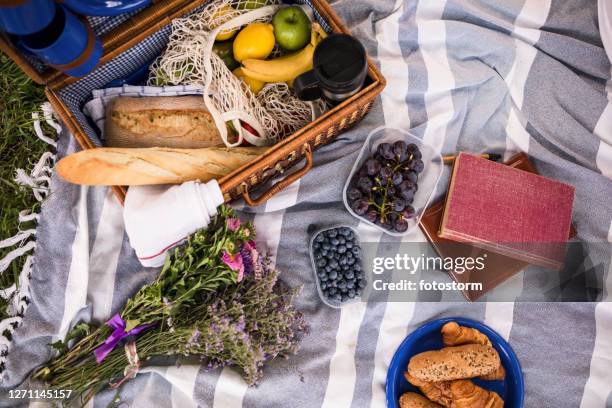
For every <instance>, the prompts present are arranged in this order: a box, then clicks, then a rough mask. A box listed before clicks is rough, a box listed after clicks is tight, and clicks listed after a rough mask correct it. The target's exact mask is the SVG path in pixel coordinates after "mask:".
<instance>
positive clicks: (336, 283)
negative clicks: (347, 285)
mask: <svg viewBox="0 0 612 408" xmlns="http://www.w3.org/2000/svg"><path fill="white" fill-rule="evenodd" d="M327 285H328V286H329V287H332V288H335V287H336V286H338V282H336V281H335V280H330V281H329V283H328V284H327Z"/></svg>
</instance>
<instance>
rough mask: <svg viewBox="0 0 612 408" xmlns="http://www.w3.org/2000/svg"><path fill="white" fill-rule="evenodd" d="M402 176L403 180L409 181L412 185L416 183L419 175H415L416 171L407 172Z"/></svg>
mask: <svg viewBox="0 0 612 408" xmlns="http://www.w3.org/2000/svg"><path fill="white" fill-rule="evenodd" d="M403 176H404V179H405V180H410V181H412V182H413V183H416V182H417V181H418V179H419V175H418V174H417V172H416V171H413V170H408V171H406V172H404V174H403Z"/></svg>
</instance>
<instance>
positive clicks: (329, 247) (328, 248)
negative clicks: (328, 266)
mask: <svg viewBox="0 0 612 408" xmlns="http://www.w3.org/2000/svg"><path fill="white" fill-rule="evenodd" d="M323 249H324V250H325V251H329V250H330V249H331V245H329V244H327V243H324V244H323Z"/></svg>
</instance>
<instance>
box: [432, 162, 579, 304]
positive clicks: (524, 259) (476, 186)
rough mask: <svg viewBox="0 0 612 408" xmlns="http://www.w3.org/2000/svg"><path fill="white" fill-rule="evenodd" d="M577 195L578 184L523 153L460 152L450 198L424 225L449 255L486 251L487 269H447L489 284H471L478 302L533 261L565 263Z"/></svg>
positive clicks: (438, 247) (472, 296) (468, 279)
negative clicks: (544, 170)
mask: <svg viewBox="0 0 612 408" xmlns="http://www.w3.org/2000/svg"><path fill="white" fill-rule="evenodd" d="M573 201H574V187H572V186H570V185H567V184H565V183H561V182H559V181H556V180H551V179H549V178H546V177H543V176H540V175H538V174H537V171H536V169H535V167H534V166H533V164H532V163H531V162H530V161H529V159H528V157H527V155H526V154H524V153H520V154H518V155H516V156H514V157H513V158H511V159H510V160H509V161H508V162H507V163H505V164H500V163H495V162H493V161H490V160H487V159H484V158H481V157H479V156H474V155H471V154H467V153H460V154H459V155H458V156H457V158H456V159H455V162H454V166H453V172H452V175H451V180H450V184H449V189H448V193H447V195H446V197H445V199H443V200H441V201H439V202H437V203H435V204H433V205H432V206H431V207H430V208H429V209H428V210H427V211H426V212H425V214H424V215H423V218H422V219H421V229H422V230H423V231H424V233H425V235H426V236H427V237H428V239H429V240H430V241H431V243H432V244H433V246H434V248H435V249H436V251H437V252H438V254H439V255H440V256H441V257H443V258H447V257H451V258H455V259H456V258H459V257H463V258H469V257H472V258H477V257H482V256H484V257H485V258H486V261H485V262H484V265H485V266H484V268H482V269H478V268H472V269H471V270H468V271H462V272H461V273H459V272H458V271H448V272H449V273H450V274H451V276H452V278H453V279H455V280H456V281H457V282H461V283H473V282H480V283H481V284H482V289H481V290H477V291H474V290H471V291H467V290H466V291H464V295H465V297H466V298H467V299H468V300H470V301H474V300H476V299H478V298H479V297H480V296H482V295H483V294H485V293H486V292H488V291H490V290H491V289H493V288H494V287H496V286H497V285H499V284H500V283H502V282H503V281H505V280H507V279H508V278H510V277H511V276H513V275H514V274H516V273H517V272H519V271H521V270H522V269H524V268H525V267H526V266H527V265H528V264H533V265H539V266H543V267H546V268H553V269H560V268H561V267H562V266H563V263H564V260H565V252H566V248H565V247H566V243H567V240H568V238H569V237H571V236H574V235H575V231H574V230H573V228H572V225H571V217H572V206H573ZM485 254H486V255H485ZM453 264H454V263H453Z"/></svg>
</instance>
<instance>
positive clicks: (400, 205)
mask: <svg viewBox="0 0 612 408" xmlns="http://www.w3.org/2000/svg"><path fill="white" fill-rule="evenodd" d="M391 205H392V207H393V211H397V212H402V211H404V208H405V207H406V201H404V200H402V199H401V198H396V199H395V200H393V203H392V204H391Z"/></svg>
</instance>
